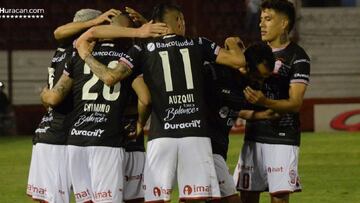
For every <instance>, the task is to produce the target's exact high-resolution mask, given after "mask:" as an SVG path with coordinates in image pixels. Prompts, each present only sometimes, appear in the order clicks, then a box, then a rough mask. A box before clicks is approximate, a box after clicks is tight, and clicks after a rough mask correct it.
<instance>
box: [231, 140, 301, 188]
mask: <svg viewBox="0 0 360 203" xmlns="http://www.w3.org/2000/svg"><path fill="white" fill-rule="evenodd" d="M298 158H299V147H298V146H292V145H281V144H263V143H257V142H250V141H245V143H244V145H243V148H242V151H241V155H240V157H239V161H238V164H237V166H236V169H235V172H234V181H235V183H236V187H237V189H238V190H241V191H259V192H261V191H266V190H268V191H269V192H270V194H276V193H291V192H297V191H301V186H300V178H299V175H298Z"/></svg>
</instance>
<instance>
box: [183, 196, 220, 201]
mask: <svg viewBox="0 0 360 203" xmlns="http://www.w3.org/2000/svg"><path fill="white" fill-rule="evenodd" d="M220 199H221V197H211V196H209V197H205V196H203V197H182V198H179V200H180V201H186V200H205V201H206V200H220Z"/></svg>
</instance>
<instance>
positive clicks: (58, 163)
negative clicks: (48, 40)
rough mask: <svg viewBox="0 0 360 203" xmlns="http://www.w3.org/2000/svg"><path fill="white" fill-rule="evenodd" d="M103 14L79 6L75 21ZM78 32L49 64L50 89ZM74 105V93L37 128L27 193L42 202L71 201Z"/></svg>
mask: <svg viewBox="0 0 360 203" xmlns="http://www.w3.org/2000/svg"><path fill="white" fill-rule="evenodd" d="M100 14H101V11H98V10H93V9H85V10H79V11H78V12H76V14H75V17H74V20H73V22H72V23H83V22H85V21H89V20H92V19H95V18H96V17H97V16H99V15H100ZM80 31H81V30H77V32H80ZM74 34H76V33H72V35H69V36H68V40H67V42H68V43H64V42H65V41H64V42H63V43H62V44H61V45H60V46H59V47H58V48H57V50H56V52H55V54H54V56H53V58H52V61H51V67H49V68H48V88H50V89H51V88H52V87H53V86H54V84H56V82H57V81H58V80H59V78H60V77H61V75H62V73H63V70H64V67H65V64H66V62H67V61H68V60H69V59H70V58H71V54H72V52H73V45H72V43H71V41H72V40H71V39H74V36H73V35H74ZM43 93H44V92H43ZM43 93H42V94H41V99H42V101H43V102H44V103H45V105H46V106H48V104H46V103H47V102H48V101H49V98H47V95H46V94H43ZM72 109H73V105H72V96H71V95H68V96H67V97H66V98H64V99H63V101H62V102H61V103H60V104H59V105H57V106H56V107H54V108H49V110H48V111H47V112H46V113H45V115H44V116H43V118H42V120H41V122H40V124H39V126H38V128H37V129H36V130H35V136H34V137H33V150H32V157H31V163H30V170H29V180H28V187H27V192H26V193H27V195H29V196H31V197H32V198H33V199H35V200H38V201H40V202H49V203H55V202H56V203H58V202H59V203H67V202H69V196H70V185H71V181H70V176H69V174H68V165H67V163H68V156H67V147H66V143H67V131H68V128H69V125H70V120H71V117H70V116H69V113H70V112H71V111H72Z"/></svg>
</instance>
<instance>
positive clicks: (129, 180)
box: [123, 91, 146, 203]
mask: <svg viewBox="0 0 360 203" xmlns="http://www.w3.org/2000/svg"><path fill="white" fill-rule="evenodd" d="M137 101H138V98H137V96H136V94H135V92H134V91H131V93H130V98H129V103H128V105H127V107H126V110H125V116H124V122H123V123H124V126H125V128H126V129H127V130H128V131H129V134H130V135H135V133H136V126H137V125H136V122H137V119H138V111H137V108H136V106H137V104H138V103H137ZM145 157H146V155H145V146H144V132H143V131H142V132H141V133H139V135H138V136H129V137H128V140H127V143H126V145H125V172H124V173H125V174H124V175H125V177H124V191H123V194H124V201H125V202H127V203H143V202H144V166H145Z"/></svg>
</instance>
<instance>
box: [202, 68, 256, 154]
mask: <svg viewBox="0 0 360 203" xmlns="http://www.w3.org/2000/svg"><path fill="white" fill-rule="evenodd" d="M204 68H205V73H204V74H205V84H206V87H207V88H206V90H205V91H206V101H207V104H208V108H209V110H208V112H209V113H208V121H209V123H210V125H209V129H211V130H210V136H211V146H212V149H213V153H214V154H220V155H221V156H223V157H224V159H225V160H226V157H227V151H228V145H229V132H230V130H231V128H232V126H233V124H234V123H235V121H236V119H237V118H238V115H239V111H240V110H241V109H242V108H246V107H247V104H248V103H247V102H246V99H245V96H244V93H243V90H244V88H245V87H246V86H247V85H248V83H249V82H248V78H246V77H244V76H242V75H241V74H240V72H239V71H238V70H235V69H230V68H229V67H226V66H222V65H219V64H215V63H207V64H206V65H205V67H204Z"/></svg>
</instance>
